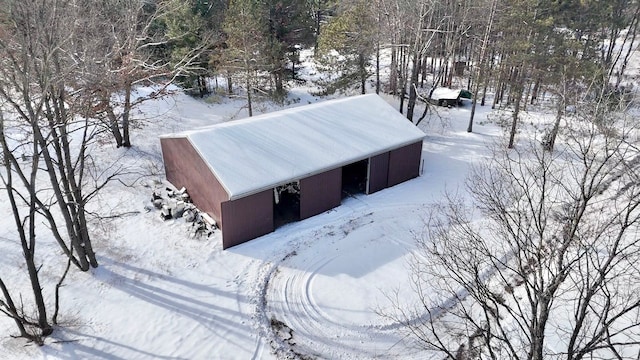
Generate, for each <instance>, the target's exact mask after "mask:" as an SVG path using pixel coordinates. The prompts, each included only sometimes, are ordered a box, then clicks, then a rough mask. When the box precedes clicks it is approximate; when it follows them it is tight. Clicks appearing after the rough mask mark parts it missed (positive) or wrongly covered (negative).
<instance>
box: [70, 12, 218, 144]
mask: <svg viewBox="0 0 640 360" xmlns="http://www.w3.org/2000/svg"><path fill="white" fill-rule="evenodd" d="M187 6H189V4H188V3H186V2H179V1H171V0H166V1H153V2H149V1H118V0H108V1H101V2H98V3H96V2H95V1H88V0H83V1H79V2H77V4H76V6H74V7H71V8H70V9H69V10H68V11H72V12H73V14H74V21H76V22H77V23H78V27H80V28H82V29H83V30H82V31H76V32H73V39H72V41H71V42H70V46H71V47H73V51H72V52H69V53H68V54H67V55H69V56H70V57H73V60H74V61H75V62H77V64H78V73H79V74H80V75H81V76H79V77H77V78H76V81H77V83H75V84H73V85H74V88H75V90H76V91H78V96H82V97H83V98H85V100H86V101H89V102H90V103H91V105H92V107H91V110H92V112H89V113H88V114H87V115H88V116H92V117H95V118H97V119H99V120H101V124H102V125H103V126H104V127H105V128H106V129H107V130H108V131H109V132H110V133H111V134H112V136H113V138H114V140H115V142H116V146H117V147H121V146H124V147H130V146H131V136H130V128H131V123H132V120H133V119H132V116H131V114H132V111H133V109H135V108H136V107H137V106H138V105H140V104H141V103H143V102H145V101H148V100H151V99H156V98H158V97H161V96H164V95H166V94H167V93H168V91H167V89H168V87H169V85H171V84H173V83H174V82H175V80H176V78H179V77H181V76H187V75H191V74H192V73H194V72H198V71H201V70H203V69H202V68H201V67H199V66H198V65H197V61H196V60H197V59H198V57H199V56H200V54H201V53H202V52H203V49H204V48H205V47H206V46H208V45H209V44H210V43H211V42H212V41H213V39H214V38H217V36H216V34H215V33H214V32H206V31H203V33H202V34H201V36H202V39H201V41H200V43H198V44H194V45H193V48H191V49H189V50H185V51H182V52H181V53H180V54H177V53H174V54H173V55H174V56H173V57H169V56H168V55H167V54H166V53H165V52H168V50H167V49H168V47H169V46H170V45H171V44H172V41H179V40H181V38H182V37H184V36H187V32H188V31H190V29H188V28H187V29H183V31H184V33H180V32H178V31H176V29H174V31H173V32H172V34H171V36H173V37H174V38H171V37H169V36H167V34H165V31H164V26H163V25H162V24H163V23H164V22H167V21H169V20H168V19H171V17H172V16H177V14H179V11H181V10H182V8H183V7H187ZM149 84H152V85H155V86H156V87H155V89H154V91H152V92H151V93H149V94H136V92H135V89H136V87H137V86H139V85H149Z"/></svg>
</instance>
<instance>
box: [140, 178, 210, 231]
mask: <svg viewBox="0 0 640 360" xmlns="http://www.w3.org/2000/svg"><path fill="white" fill-rule="evenodd" d="M151 204H152V206H149V207H148V208H147V210H149V211H150V210H152V209H157V210H160V217H161V218H162V219H163V220H170V219H179V218H184V220H185V222H187V223H190V224H191V225H190V227H189V234H190V236H191V237H201V236H207V237H209V236H211V235H212V234H213V232H214V230H215V229H216V228H217V224H216V222H215V220H213V219H212V218H211V217H210V216H209V215H208V214H207V213H205V212H202V211H200V210H199V209H198V208H196V206H195V205H194V204H193V203H192V202H191V199H190V198H189V194H188V193H187V190H186V189H185V188H184V187H183V188H182V189H180V190H175V189H172V188H170V187H166V188H164V189H155V190H153V193H152V194H151Z"/></svg>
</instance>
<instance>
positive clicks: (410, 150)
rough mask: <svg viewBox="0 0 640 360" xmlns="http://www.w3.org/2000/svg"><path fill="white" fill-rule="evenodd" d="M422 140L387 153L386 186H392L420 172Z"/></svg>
mask: <svg viewBox="0 0 640 360" xmlns="http://www.w3.org/2000/svg"><path fill="white" fill-rule="evenodd" d="M421 156H422V141H420V142H416V143H413V144H410V145H407V146H404V147H401V148H399V149H396V150H392V151H391V152H390V153H389V177H388V180H387V186H394V185H396V184H399V183H401V182H403V181H407V180H409V179H413V178H415V177H417V176H418V175H419V173H420V158H421Z"/></svg>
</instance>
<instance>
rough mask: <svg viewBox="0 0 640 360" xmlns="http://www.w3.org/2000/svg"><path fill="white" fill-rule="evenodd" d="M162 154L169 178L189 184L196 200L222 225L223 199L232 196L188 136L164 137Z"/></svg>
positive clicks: (173, 181)
mask: <svg viewBox="0 0 640 360" xmlns="http://www.w3.org/2000/svg"><path fill="white" fill-rule="evenodd" d="M160 146H161V147H162V157H163V159H164V168H165V173H166V176H167V180H169V182H170V183H172V184H173V185H174V186H175V187H176V188H178V189H180V188H181V187H183V186H184V187H185V188H186V189H187V192H188V193H189V196H190V197H191V200H193V203H194V204H195V205H196V206H197V207H198V208H199V209H200V210H202V211H204V212H206V213H208V214H209V215H211V216H212V217H213V218H214V219H215V220H216V222H217V223H218V226H220V227H222V226H223V224H222V210H221V207H220V203H222V202H223V201H227V200H229V195H228V194H227V192H226V191H225V190H224V188H223V187H222V185H220V182H219V181H218V179H217V178H216V177H215V175H213V173H212V172H211V170H210V169H209V167H208V166H207V164H206V163H205V162H204V161H203V160H202V158H201V157H200V155H199V154H198V153H197V152H196V151H195V149H194V148H193V146H192V145H191V143H190V142H189V140H187V139H186V138H162V139H160Z"/></svg>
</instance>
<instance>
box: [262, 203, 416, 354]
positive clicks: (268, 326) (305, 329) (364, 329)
mask: <svg viewBox="0 0 640 360" xmlns="http://www.w3.org/2000/svg"><path fill="white" fill-rule="evenodd" d="M398 208H399V206H390V207H388V208H386V209H385V208H383V209H378V211H376V216H375V217H370V215H372V213H368V214H363V213H362V212H361V213H360V214H351V216H350V217H349V218H342V219H338V220H337V221H335V222H333V223H332V224H329V225H325V226H323V227H321V228H319V229H316V230H312V231H308V232H307V234H303V235H299V236H297V237H296V239H294V240H293V241H291V245H292V246H291V249H293V250H292V251H291V252H289V253H288V254H287V255H285V256H284V257H281V258H280V259H274V260H273V261H271V262H269V263H268V264H265V265H264V266H263V267H262V269H261V272H262V281H261V283H260V284H259V285H258V286H257V292H258V294H259V299H260V300H259V301H258V305H257V308H256V317H257V320H258V322H259V324H260V325H259V327H260V329H261V334H262V335H263V336H264V337H265V338H266V339H267V341H268V342H269V343H270V344H271V347H272V350H273V352H274V353H275V354H276V356H278V357H279V358H304V357H310V358H314V357H320V358H342V359H360V358H375V357H384V358H394V357H395V358H407V356H408V355H410V354H411V352H412V351H411V350H409V349H407V348H406V347H404V346H396V345H397V344H398V343H399V342H402V337H401V335H400V334H398V333H396V332H394V331H393V330H394V329H395V328H396V326H395V325H397V324H382V323H372V322H371V321H376V320H377V321H380V322H381V321H382V320H383V319H381V318H377V319H376V317H375V315H371V313H372V312H373V309H364V310H362V311H369V315H365V316H364V319H367V320H365V321H360V320H353V319H349V318H348V316H346V317H343V316H340V315H341V313H346V314H349V311H350V310H348V309H339V308H330V307H329V308H328V307H327V306H326V305H325V304H323V302H322V301H320V300H319V299H318V298H317V296H316V295H319V296H323V295H324V294H323V293H324V290H327V291H329V292H330V291H333V290H332V289H323V286H322V285H326V284H321V285H318V283H320V282H321V281H320V280H321V279H323V280H325V282H326V279H327V278H326V277H324V278H323V276H325V275H323V272H325V271H328V268H330V267H331V265H332V263H340V261H341V260H344V259H341V257H342V256H343V254H342V253H341V252H335V253H328V252H326V251H319V250H318V248H316V247H314V244H316V243H317V242H318V241H330V242H331V244H332V245H336V246H338V248H339V247H340V246H341V245H342V242H344V241H345V238H347V237H349V235H350V233H351V232H353V231H361V230H362V229H366V228H367V227H368V226H369V225H370V224H371V223H373V219H374V218H375V219H380V217H381V214H382V215H385V216H382V219H391V222H392V223H391V224H387V223H386V220H382V221H383V222H384V224H382V226H383V227H384V226H393V225H396V226H397V224H395V220H393V219H394V215H397V214H398ZM406 208H409V209H415V210H419V209H420V208H421V205H410V206H406ZM380 226H381V224H380V223H377V224H376V226H375V229H378V228H380ZM395 231H397V229H396V230H395ZM327 234H329V236H330V237H329V238H327ZM331 234H333V235H331ZM305 235H306V236H305ZM407 236H408V237H410V235H408V233H407ZM319 237H321V238H322V239H318V238H319ZM305 239H306V240H305ZM373 240H374V242H373V243H372V244H370V245H371V246H377V245H378V244H376V243H375V241H378V242H380V241H385V242H386V243H387V244H388V245H392V246H395V247H398V248H403V249H405V248H406V247H407V246H408V245H409V244H408V243H407V242H406V241H402V240H401V239H397V238H395V237H389V238H387V237H382V238H381V237H380V236H378V238H376V239H373ZM411 240H412V238H411ZM360 242H361V241H360ZM319 248H320V250H325V249H327V248H328V246H319ZM336 250H337V249H336ZM298 253H300V254H301V255H298ZM300 259H302V260H300ZM329 270H330V269H329ZM328 272H331V271H328ZM365 286H367V284H365ZM345 296H348V295H347V294H345ZM325 300H326V299H325ZM325 303H326V301H325ZM356 315H358V314H357V313H356ZM360 315H361V314H360ZM361 317H362V315H361ZM274 325H277V326H274ZM282 327H286V328H285V329H284V330H283V329H282ZM283 334H284V336H283Z"/></svg>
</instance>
